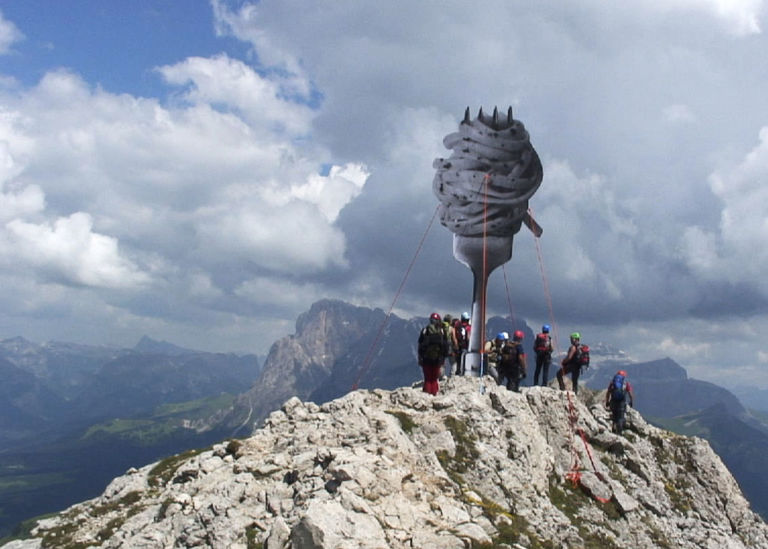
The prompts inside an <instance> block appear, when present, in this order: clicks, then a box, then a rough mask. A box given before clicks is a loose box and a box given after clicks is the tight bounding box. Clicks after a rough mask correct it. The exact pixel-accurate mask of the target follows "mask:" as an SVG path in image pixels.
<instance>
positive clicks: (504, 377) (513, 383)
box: [496, 364, 522, 393]
mask: <svg viewBox="0 0 768 549" xmlns="http://www.w3.org/2000/svg"><path fill="white" fill-rule="evenodd" d="M521 373H522V371H521V369H520V365H519V364H518V365H517V366H499V377H498V379H497V380H496V383H498V384H499V385H506V386H507V390H508V391H515V392H516V393H519V392H520V374H521Z"/></svg>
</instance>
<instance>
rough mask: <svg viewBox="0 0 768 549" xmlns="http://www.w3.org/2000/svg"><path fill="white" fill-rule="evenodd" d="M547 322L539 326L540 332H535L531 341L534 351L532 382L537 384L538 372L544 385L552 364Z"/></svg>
mask: <svg viewBox="0 0 768 549" xmlns="http://www.w3.org/2000/svg"><path fill="white" fill-rule="evenodd" d="M549 332H550V327H549V324H544V326H542V327H541V333H540V334H536V339H535V340H534V342H533V351H534V352H535V353H536V370H535V371H534V372H533V384H534V385H538V384H539V374H542V375H541V384H542V385H546V384H547V381H549V366H550V364H552V350H553V349H552V337H551V336H550V335H549Z"/></svg>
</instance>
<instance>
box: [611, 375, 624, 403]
mask: <svg viewBox="0 0 768 549" xmlns="http://www.w3.org/2000/svg"><path fill="white" fill-rule="evenodd" d="M626 396H627V380H626V379H625V378H624V376H623V375H621V374H616V375H615V376H613V381H612V382H611V400H613V401H614V402H621V401H622V400H624V399H625V398H626Z"/></svg>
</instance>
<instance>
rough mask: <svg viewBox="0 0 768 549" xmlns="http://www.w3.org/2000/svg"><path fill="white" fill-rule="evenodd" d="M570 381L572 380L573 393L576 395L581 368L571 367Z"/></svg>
mask: <svg viewBox="0 0 768 549" xmlns="http://www.w3.org/2000/svg"><path fill="white" fill-rule="evenodd" d="M571 370H572V372H571V379H572V380H573V392H574V393H576V394H578V392H579V375H580V374H581V367H580V366H578V365H576V366H572V367H571Z"/></svg>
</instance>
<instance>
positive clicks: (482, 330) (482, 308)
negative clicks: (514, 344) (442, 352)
mask: <svg viewBox="0 0 768 549" xmlns="http://www.w3.org/2000/svg"><path fill="white" fill-rule="evenodd" d="M490 181H491V174H489V173H487V174H485V176H484V177H483V283H485V284H486V287H485V288H484V289H485V290H486V291H485V292H482V294H481V295H480V349H479V351H480V364H481V366H480V368H481V372H482V363H483V354H485V305H486V301H485V300H486V292H487V290H488V288H487V280H488V273H487V271H488V183H489V182H490Z"/></svg>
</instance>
